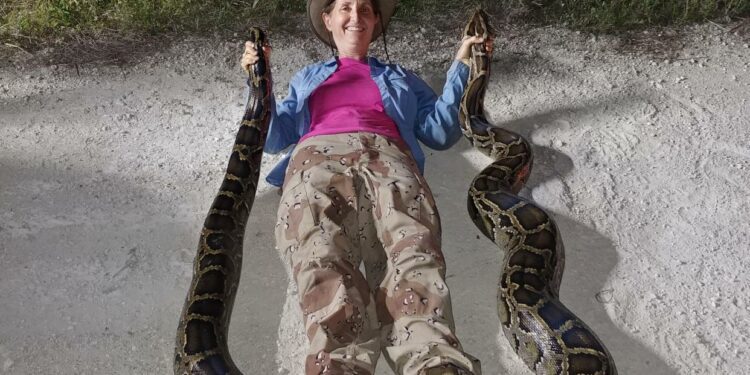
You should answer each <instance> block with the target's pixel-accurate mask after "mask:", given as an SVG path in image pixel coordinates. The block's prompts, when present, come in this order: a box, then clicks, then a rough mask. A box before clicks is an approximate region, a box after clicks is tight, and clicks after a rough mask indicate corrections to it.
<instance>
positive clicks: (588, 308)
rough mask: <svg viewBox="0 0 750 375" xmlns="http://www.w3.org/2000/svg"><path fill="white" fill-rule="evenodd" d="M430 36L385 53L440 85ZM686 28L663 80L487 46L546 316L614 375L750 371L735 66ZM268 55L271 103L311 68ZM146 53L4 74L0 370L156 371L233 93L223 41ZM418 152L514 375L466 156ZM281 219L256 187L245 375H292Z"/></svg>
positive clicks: (232, 109) (567, 50) (464, 151)
mask: <svg viewBox="0 0 750 375" xmlns="http://www.w3.org/2000/svg"><path fill="white" fill-rule="evenodd" d="M425 28H426V29H425V32H424V33H416V34H415V33H414V32H413V31H414V29H413V28H412V27H411V26H408V25H398V24H397V25H395V26H394V30H393V31H392V33H391V35H393V37H392V41H391V42H392V45H391V46H390V51H391V54H392V57H393V60H394V61H398V62H401V63H403V64H404V65H407V66H409V67H411V68H413V69H415V70H417V71H418V72H419V73H420V74H421V75H422V76H423V77H425V79H426V80H428V82H430V83H431V84H433V85H435V86H436V87H439V85H440V83H441V81H442V79H443V78H442V77H443V75H444V72H445V70H446V68H447V66H448V63H449V60H450V59H451V58H452V55H453V53H454V48H455V46H456V41H457V37H456V36H455V35H457V34H455V33H450V34H445V33H442V32H439V31H437V30H436V29H434V28H433V27H432V26H431V25H425ZM686 32H687V35H686V37H685V38H684V39H683V40H682V42H684V43H685V44H686V46H685V48H684V49H680V50H678V51H677V52H676V55H675V57H676V58H677V59H679V60H677V59H676V60H671V61H664V60H663V59H661V58H659V59H654V58H653V57H652V56H649V55H646V54H636V55H631V54H623V53H619V52H617V51H616V50H615V48H614V46H616V45H617V40H616V39H614V38H596V39H594V38H591V37H590V36H587V35H584V34H576V33H571V32H567V31H564V30H558V29H554V28H544V29H535V30H515V31H514V30H508V31H506V32H505V33H503V34H502V35H501V36H500V37H499V39H498V41H497V43H496V45H497V52H496V55H495V63H494V64H493V68H494V72H493V81H492V83H491V85H490V88H489V92H488V94H487V100H486V104H487V110H488V112H489V114H490V116H491V118H492V119H493V121H494V122H495V123H496V124H498V125H500V126H507V127H509V128H511V129H514V130H516V131H518V132H520V133H521V134H523V135H525V136H526V137H527V138H528V139H529V140H531V141H532V142H533V144H534V146H535V152H536V164H535V169H534V171H533V173H532V178H531V181H530V182H529V185H528V188H527V189H525V190H524V191H523V192H522V193H523V195H525V196H527V197H531V198H533V199H534V200H535V201H536V202H538V204H539V205H540V206H542V207H544V208H545V209H546V210H548V212H550V213H551V214H552V215H553V216H554V217H555V219H556V220H557V223H558V225H559V226H560V229H561V232H562V236H563V238H564V241H565V244H566V265H567V268H566V272H565V275H564V278H563V284H562V290H561V296H562V297H561V298H562V301H563V302H564V303H565V304H566V305H567V306H568V307H569V308H570V309H572V310H573V311H574V312H576V313H577V314H578V315H579V316H580V317H582V318H583V319H584V320H585V321H586V322H587V323H588V324H589V325H590V326H591V327H592V328H593V329H594V330H595V331H596V332H597V334H598V335H599V336H600V337H601V338H602V340H603V341H604V342H605V344H606V345H607V346H608V348H609V349H610V351H611V352H612V354H613V355H614V357H615V360H616V362H617V366H618V368H619V370H620V374H742V373H746V372H747V369H748V368H750V360H748V359H747V358H748V356H750V353H748V348H749V347H750V345H749V343H748V337H750V328H748V327H750V324H749V323H750V311H749V310H748V309H749V307H748V306H749V305H750V296H749V295H750V290H749V287H750V276H748V273H747V272H746V270H747V269H749V268H750V260H748V259H750V258H748V257H747V256H746V252H747V250H748V248H749V247H750V246H749V245H750V238H748V233H750V224H748V222H749V221H748V219H747V213H748V212H750V130H749V127H750V104H749V103H748V98H750V74H749V73H748V68H750V48H748V47H747V44H746V43H748V42H747V40H745V41H743V40H742V39H741V38H740V37H738V36H727V35H725V34H724V33H723V32H722V31H721V30H719V29H718V28H716V27H713V26H710V25H709V26H703V27H696V28H693V29H690V30H687V31H686ZM407 35H416V36H414V37H411V36H410V37H408V38H407ZM271 38H272V42H273V44H274V53H273V57H272V58H273V60H272V63H273V72H274V78H275V81H276V90H275V91H276V93H277V95H283V94H285V91H286V85H287V83H288V80H289V78H290V76H291V74H292V73H293V72H294V71H296V70H297V69H299V68H300V67H301V66H303V65H304V64H307V63H310V62H312V61H316V60H319V59H321V58H325V57H326V56H328V54H329V51H328V50H327V49H325V48H323V47H322V46H320V45H319V44H318V43H317V42H316V41H315V40H313V39H311V38H308V37H303V38H300V37H291V36H285V35H278V34H274V35H272V36H271ZM422 44H424V45H425V47H422V49H421V50H416V49H415V47H416V46H419V45H422ZM178 51H182V54H181V55H178ZM157 52H158V51H155V52H154V55H153V56H149V57H147V58H143V59H141V60H139V61H140V62H138V63H137V64H135V65H128V66H124V67H118V66H95V65H91V64H89V65H83V66H81V67H80V76H77V75H76V70H75V68H74V67H73V66H58V67H45V68H35V67H26V68H23V69H20V68H15V67H6V68H3V69H1V70H0V269H1V270H2V271H1V272H0V298H1V299H2V302H1V303H0V317H2V318H1V319H0V373H4V374H94V373H97V374H165V373H171V371H172V370H171V366H172V356H173V341H174V335H175V328H176V325H177V318H178V316H179V313H180V309H181V307H182V302H183V298H184V296H185V292H186V289H187V287H188V283H189V279H190V273H191V262H192V258H193V255H194V251H195V248H196V242H197V238H198V232H199V230H200V227H201V225H202V221H203V219H204V216H205V213H206V211H207V208H208V206H209V204H210V203H211V200H212V198H213V196H214V194H215V193H216V190H217V188H218V185H219V183H220V180H221V178H222V176H223V170H224V167H225V163H226V158H227V156H228V152H229V149H230V147H231V144H232V142H233V139H234V132H235V129H236V122H237V120H238V119H239V118H240V117H241V115H242V108H243V106H244V96H243V91H244V87H243V85H244V83H243V80H242V77H241V74H240V72H239V70H238V68H237V60H238V57H239V53H240V43H239V42H236V41H234V42H223V41H218V40H215V39H211V40H205V39H186V40H184V41H183V42H181V43H178V44H177V45H176V46H174V47H173V48H171V49H170V50H168V51H163V52H158V53H157ZM185 56H187V57H185ZM428 154H430V156H428V161H427V163H428V164H427V173H426V174H427V177H428V179H429V181H430V184H431V186H432V189H433V191H434V192H435V194H436V195H437V199H438V205H439V208H440V210H441V213H442V218H443V226H444V234H443V237H444V249H443V250H444V252H445V254H446V257H447V262H448V281H449V284H450V286H451V288H452V292H453V300H454V313H455V315H456V323H457V326H458V333H459V336H460V338H461V340H462V342H463V345H464V347H465V348H466V350H467V351H469V352H471V353H472V354H474V355H475V356H477V357H479V358H480V359H481V360H482V363H483V370H484V373H485V374H491V375H494V374H505V373H508V374H526V373H530V372H529V371H528V370H525V369H524V367H523V365H522V364H521V362H520V361H519V360H518V359H516V357H515V355H514V354H513V352H512V350H511V349H510V346H509V345H508V344H507V343H506V342H505V338H504V336H502V334H501V333H500V332H499V323H498V319H497V317H496V307H495V306H496V305H495V303H496V302H495V294H496V285H495V284H496V282H497V277H498V269H499V262H500V259H501V258H500V254H499V252H498V250H497V249H495V248H494V247H493V245H492V244H491V243H490V242H489V241H488V240H486V239H484V238H483V237H481V238H480V236H479V232H478V230H476V229H475V228H474V226H473V224H471V222H470V221H469V219H468V217H467V214H466V209H465V199H466V198H465V197H466V189H467V186H468V183H469V182H470V180H471V178H472V177H473V176H474V175H475V174H476V173H477V172H478V171H479V169H480V168H481V167H482V166H484V165H485V164H486V163H487V160H486V159H485V158H484V157H483V156H481V155H479V154H478V153H477V152H475V151H473V150H470V149H469V148H468V145H467V142H466V141H463V140H462V141H461V143H460V144H458V145H457V146H455V147H454V148H452V149H451V150H449V151H446V152H429V153H428ZM277 159H278V157H277V156H269V158H268V159H267V161H266V163H264V171H267V170H268V168H269V167H270V166H271V165H273V163H274V161H275V160H277ZM264 175H265V172H264ZM277 200H278V196H277V195H276V192H275V191H274V190H272V189H271V188H270V187H269V186H268V185H263V186H262V188H261V190H260V192H259V194H258V197H257V199H256V203H255V207H254V209H253V212H252V215H251V218H250V220H249V224H248V230H247V235H246V245H245V265H244V269H243V276H242V283H241V287H240V292H239V294H238V297H237V303H236V306H235V312H234V316H233V322H232V327H231V334H230V347H231V348H232V352H233V356H234V358H235V360H236V361H237V362H238V364H239V365H240V366H241V368H242V369H244V371H245V373H246V374H272V373H284V374H286V373H288V374H298V373H300V370H299V369H300V363H301V360H302V358H301V353H302V350H303V346H302V345H303V343H304V339H303V336H302V335H301V332H300V330H299V329H300V325H299V323H298V320H297V319H298V315H299V311H297V310H296V307H294V306H295V302H294V298H296V296H294V295H291V297H288V292H287V286H288V282H287V272H286V267H285V266H284V265H283V264H282V262H281V260H280V259H279V257H278V255H277V253H276V251H275V250H274V247H273V221H274V218H275V210H276V205H277ZM388 373H390V372H389V370H387V366H385V363H383V362H381V366H380V367H379V368H378V374H388Z"/></svg>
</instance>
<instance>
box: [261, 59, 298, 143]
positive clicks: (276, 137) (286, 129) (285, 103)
mask: <svg viewBox="0 0 750 375" xmlns="http://www.w3.org/2000/svg"><path fill="white" fill-rule="evenodd" d="M303 77H304V73H303V71H300V72H298V73H297V74H296V75H295V76H294V78H292V80H291V81H290V82H289V94H287V96H286V98H284V100H282V101H281V102H280V103H278V104H277V103H276V99H275V98H274V97H273V94H272V95H271V123H270V125H269V127H268V136H267V137H266V145H265V146H264V147H263V151H265V152H267V153H269V154H277V153H279V152H281V151H283V150H284V149H286V148H287V147H289V146H290V145H292V144H294V143H297V141H299V134H298V133H297V123H298V119H297V117H298V115H299V113H298V112H297V107H298V105H297V104H298V103H297V87H299V82H300V81H301V80H302V79H303Z"/></svg>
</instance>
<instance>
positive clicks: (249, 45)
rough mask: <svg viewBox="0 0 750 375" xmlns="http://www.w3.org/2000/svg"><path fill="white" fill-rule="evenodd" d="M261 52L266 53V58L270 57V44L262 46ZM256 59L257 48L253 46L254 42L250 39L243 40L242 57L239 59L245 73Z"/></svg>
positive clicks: (248, 71)
mask: <svg viewBox="0 0 750 375" xmlns="http://www.w3.org/2000/svg"><path fill="white" fill-rule="evenodd" d="M263 53H265V54H266V57H267V58H270V57H271V46H263ZM257 61H258V50H257V49H256V48H255V43H253V42H251V41H246V42H245V52H244V53H242V59H241V60H240V66H241V67H242V70H244V71H245V73H250V67H252V66H253V65H254V64H255V63H256V62H257Z"/></svg>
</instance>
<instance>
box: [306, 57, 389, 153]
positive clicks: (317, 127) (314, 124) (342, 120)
mask: <svg viewBox="0 0 750 375" xmlns="http://www.w3.org/2000/svg"><path fill="white" fill-rule="evenodd" d="M309 108H310V117H311V119H310V121H311V123H310V131H309V132H308V133H307V134H305V135H304V136H303V137H302V138H301V139H300V142H302V141H303V140H304V139H306V138H310V137H313V136H316V135H323V134H340V133H353V132H370V133H377V134H380V135H382V136H385V137H388V138H391V139H394V140H399V139H401V135H400V134H399V132H398V128H397V127H396V123H395V122H393V120H392V119H391V118H390V117H388V115H387V114H386V113H385V109H384V108H383V98H382V97H381V96H380V90H379V89H378V86H377V85H376V84H375V81H373V79H372V76H370V66H369V65H368V64H367V62H366V61H360V60H357V59H351V58H346V57H341V58H339V66H338V68H337V69H336V71H335V72H334V73H333V74H332V75H331V76H330V77H328V79H327V80H325V82H323V83H322V84H321V85H320V86H318V88H316V89H315V91H314V92H313V93H312V95H311V96H310V103H309Z"/></svg>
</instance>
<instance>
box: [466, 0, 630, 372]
mask: <svg viewBox="0 0 750 375" xmlns="http://www.w3.org/2000/svg"><path fill="white" fill-rule="evenodd" d="M486 19H487V17H486V14H485V13H484V12H482V11H481V10H480V11H477V12H475V13H474V15H473V16H472V17H471V19H470V21H469V23H468V25H467V26H466V29H465V31H464V33H465V35H468V36H473V35H479V36H482V37H484V38H485V43H482V44H477V45H474V47H473V48H472V58H471V73H470V77H469V84H468V87H467V89H466V91H465V93H464V96H463V98H462V100H461V108H460V111H459V113H460V115H459V116H460V123H461V128H462V130H463V133H464V135H465V136H466V138H468V140H469V142H471V144H472V145H473V146H474V147H476V148H477V149H478V150H480V151H481V152H483V153H484V154H486V155H488V156H489V157H490V158H492V160H494V162H492V164H490V165H489V166H488V167H486V168H485V169H484V170H482V171H481V172H480V173H479V174H478V175H477V176H476V177H475V178H474V181H472V183H471V187H470V188H469V199H468V209H469V215H470V216H471V219H472V220H473V221H474V224H475V225H476V226H477V227H478V228H479V229H480V230H481V231H482V233H484V235H485V236H487V237H488V238H489V239H490V240H492V241H493V242H494V243H495V244H496V245H497V246H499V247H500V248H501V249H503V250H505V257H504V260H503V263H502V268H501V270H502V274H501V276H500V282H499V288H498V303H497V306H498V316H499V317H500V322H501V324H502V327H503V332H504V333H505V336H506V337H507V338H508V340H509V341H510V344H511V346H512V347H513V349H514V350H515V351H516V353H517V354H518V355H519V356H520V357H521V358H522V359H523V361H524V362H525V363H526V365H527V366H528V367H529V368H530V369H531V370H532V371H534V372H535V373H536V374H598V375H604V374H608V375H609V374H617V369H616V368H615V363H614V361H613V359H612V356H611V355H610V354H609V352H608V351H607V349H606V348H605V347H604V344H602V342H601V340H599V338H597V337H596V335H595V334H594V333H593V331H592V330H591V329H590V328H589V327H587V326H586V324H584V323H583V322H582V321H581V319H579V318H578V317H577V316H575V314H573V313H572V312H571V311H570V310H568V309H567V308H566V307H565V306H564V305H563V304H562V302H560V300H559V298H558V292H559V289H560V280H561V279H562V273H563V267H564V250H563V244H562V241H561V238H560V234H559V232H558V230H557V226H556V225H555V222H554V221H553V220H552V218H551V217H550V216H549V215H548V214H547V213H545V212H544V211H543V210H542V209H540V208H539V207H537V206H536V205H535V204H534V203H533V202H531V201H529V200H527V199H524V198H521V197H519V196H517V195H516V193H517V192H518V191H519V190H521V188H522V187H523V185H524V184H525V183H526V180H527V178H528V176H529V173H530V171H531V165H532V160H533V155H532V150H531V145H530V144H529V143H528V142H527V141H526V140H525V139H524V138H523V137H521V136H520V135H518V134H515V133H513V132H510V131H507V130H505V129H501V128H498V127H495V126H493V125H491V124H489V123H488V122H487V120H486V119H485V117H484V110H483V99H484V94H485V91H486V88H487V83H488V80H489V74H490V61H491V55H492V38H493V34H492V31H491V29H490V27H489V25H488V24H487V22H486Z"/></svg>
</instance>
